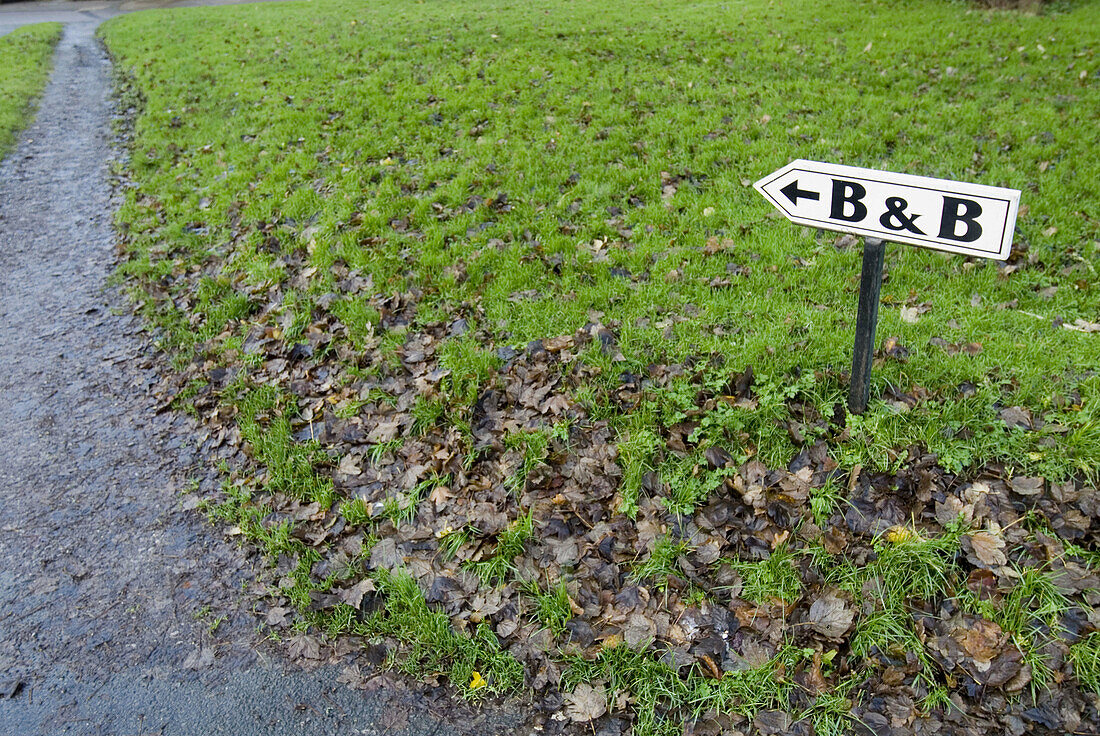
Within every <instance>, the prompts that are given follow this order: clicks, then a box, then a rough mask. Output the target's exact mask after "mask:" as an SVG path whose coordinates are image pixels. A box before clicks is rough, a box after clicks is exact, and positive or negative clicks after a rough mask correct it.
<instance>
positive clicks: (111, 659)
mask: <svg viewBox="0 0 1100 736" xmlns="http://www.w3.org/2000/svg"><path fill="white" fill-rule="evenodd" d="M56 5H57V4H56V3H54V4H52V5H51V4H44V7H47V8H50V7H53V8H55V9H56ZM102 5H103V4H101V6H102ZM5 7H9V6H5ZM97 7H98V8H99V10H98V11H97V13H98V14H93V13H85V14H84V15H83V16H82V17H83V18H84V19H85V20H84V21H83V22H80V18H79V17H72V18H70V19H69V20H70V21H74V22H69V24H68V25H67V26H66V29H65V35H64V37H63V39H62V41H61V43H60V45H59V47H58V50H57V55H56V58H55V69H54V73H53V77H52V80H51V82H50V85H49V87H48V89H47V91H46V94H45V96H44V98H43V100H42V103H41V106H40V111H39V113H38V116H37V122H36V123H35V124H34V125H33V126H32V127H31V128H30V129H28V130H27V131H25V133H24V134H23V136H22V138H21V141H22V142H21V144H20V145H18V146H17V148H16V149H15V150H14V151H13V153H12V154H11V156H10V157H9V159H8V160H7V161H5V162H4V163H3V164H2V165H0V396H2V397H3V400H2V401H0V734H20V735H21V736H22V735H28V736H29V735H31V734H62V733H75V734H222V733H224V734H235V735H242V736H246V735H248V734H307V733H308V734H328V733H337V732H339V733H342V734H381V733H392V734H440V735H443V734H453V733H463V734H465V733H477V734H479V736H491V735H492V734H496V733H511V732H512V731H513V728H512V725H513V724H514V723H515V716H514V715H513V716H512V717H510V718H508V717H505V716H502V715H500V714H492V715H485V716H475V715H473V714H471V713H470V712H469V711H468V709H466V708H464V707H462V706H461V705H456V704H454V703H450V702H448V701H447V700H446V699H445V698H442V697H440V696H438V695H437V694H431V693H429V694H427V695H425V694H424V693H420V694H417V693H414V692H412V691H410V690H409V689H407V688H406V687H405V686H404V685H402V683H400V682H399V681H394V680H390V679H389V678H385V677H382V678H377V679H376V681H375V685H376V687H374V689H369V690H366V691H362V690H361V691H354V690H350V689H348V688H347V687H344V686H343V685H340V684H338V683H337V682H336V678H337V676H338V675H339V673H340V671H341V664H329V665H325V666H323V667H320V668H318V669H315V670H313V671H311V672H306V671H304V670H302V669H300V668H299V667H297V666H296V665H292V664H290V663H289V662H288V661H287V660H286V659H285V658H284V657H283V656H282V655H281V654H280V653H279V652H278V651H275V650H274V649H273V648H271V647H266V648H265V647H264V646H262V645H261V644H260V642H258V641H257V634H256V628H255V627H256V619H255V618H254V617H253V616H252V614H251V613H249V612H247V611H244V610H242V607H243V606H242V603H241V601H242V599H243V596H242V593H241V588H242V583H243V582H244V581H246V580H248V579H249V578H250V570H249V566H248V563H247V561H246V560H245V558H244V556H243V555H242V554H241V553H239V552H238V551H237V550H236V549H235V548H234V547H233V546H232V545H231V544H229V543H228V542H226V541H225V540H224V539H223V538H222V536H221V534H220V533H219V531H218V530H217V529H216V528H213V527H211V526H209V525H207V524H205V523H204V522H203V521H202V520H201V518H200V517H199V515H198V514H197V513H196V512H193V511H192V512H187V511H184V510H183V509H182V504H181V499H182V498H183V497H182V496H181V495H180V494H179V492H178V491H179V489H181V488H183V487H184V486H185V484H186V483H187V482H188V478H189V477H190V476H191V474H193V473H195V472H198V471H197V470H196V469H197V468H200V467H202V465H203V463H202V462H201V458H200V457H199V455H198V453H197V451H196V449H195V448H196V446H197V444H198V438H197V432H198V430H197V429H196V428H195V427H194V426H192V425H191V424H190V422H189V420H187V419H186V418H185V417H180V416H173V415H170V414H161V415H158V414H156V413H155V412H154V411H153V406H154V404H155V402H154V399H153V398H152V396H151V387H152V386H153V384H154V383H155V380H156V377H155V374H154V372H153V370H152V367H153V365H154V360H153V358H152V354H151V351H150V349H149V347H148V345H147V342H146V341H145V339H144V337H143V336H142V334H141V331H140V325H139V322H138V320H137V319H136V318H134V317H132V316H128V313H127V312H126V308H125V304H124V303H123V301H122V300H121V299H120V298H119V297H118V296H117V294H115V293H114V292H113V291H112V290H110V289H108V288H107V287H106V286H105V284H106V279H107V277H108V274H109V273H110V271H111V269H112V261H113V236H112V232H111V226H110V211H111V207H112V205H111V193H110V188H109V186H108V183H107V161H108V158H109V157H110V154H111V146H110V142H109V139H108V131H109V129H110V119H111V108H110V103H109V99H108V89H109V83H110V82H109V72H110V64H109V62H108V60H107V59H106V57H105V55H104V53H103V52H102V50H101V48H100V46H99V44H98V42H97V41H96V40H95V38H94V29H95V26H96V24H97V23H98V22H99V19H100V18H101V17H102V16H104V15H110V14H114V13H115V12H117V10H118V8H117V7H106V8H104V7H100V6H97ZM20 9H21V11H23V12H24V15H29V16H30V17H31V20H32V21H33V20H34V19H35V18H34V14H33V10H34V6H30V5H28V4H22V5H21V8H20ZM51 12H52V11H51ZM10 17H11V16H9V19H10ZM46 19H49V18H46ZM3 20H4V14H3V13H0V26H2V24H3ZM120 315H126V316H120ZM345 663H346V661H345Z"/></svg>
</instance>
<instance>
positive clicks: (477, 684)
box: [470, 670, 489, 690]
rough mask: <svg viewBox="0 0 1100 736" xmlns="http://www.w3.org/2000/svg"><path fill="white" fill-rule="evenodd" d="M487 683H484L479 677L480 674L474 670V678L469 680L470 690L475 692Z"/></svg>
mask: <svg viewBox="0 0 1100 736" xmlns="http://www.w3.org/2000/svg"><path fill="white" fill-rule="evenodd" d="M488 684H489V683H487V682H485V678H484V677H482V676H481V673H480V672H478V671H477V670H474V676H473V677H472V678H471V679H470V689H471V690H477V689H478V688H481V687H485V686H486V685H488Z"/></svg>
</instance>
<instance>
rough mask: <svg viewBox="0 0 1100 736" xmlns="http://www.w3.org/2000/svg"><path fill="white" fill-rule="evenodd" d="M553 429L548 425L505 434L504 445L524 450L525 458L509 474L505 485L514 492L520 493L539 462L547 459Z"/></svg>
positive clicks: (507, 447)
mask: <svg viewBox="0 0 1100 736" xmlns="http://www.w3.org/2000/svg"><path fill="white" fill-rule="evenodd" d="M551 432H552V430H551V429H550V428H548V427H539V428H538V429H528V430H521V431H517V432H509V433H508V434H506V435H504V447H505V448H506V449H509V450H522V451H523V459H522V460H521V461H520V464H519V467H517V468H516V469H515V471H514V472H513V473H512V475H510V476H508V479H507V480H506V481H505V486H506V487H507V488H508V490H510V491H511V492H512V493H515V494H517V495H518V494H519V493H521V492H522V491H523V489H524V488H526V487H527V478H528V476H530V475H531V472H532V471H533V470H534V469H535V467H536V466H538V464H539V463H541V462H543V461H544V460H546V458H547V456H548V454H549V449H550V437H551Z"/></svg>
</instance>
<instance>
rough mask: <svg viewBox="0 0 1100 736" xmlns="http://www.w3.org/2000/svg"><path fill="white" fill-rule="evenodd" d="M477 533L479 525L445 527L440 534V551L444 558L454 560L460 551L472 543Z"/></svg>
mask: <svg viewBox="0 0 1100 736" xmlns="http://www.w3.org/2000/svg"><path fill="white" fill-rule="evenodd" d="M476 534H477V527H475V526H473V525H472V524H466V525H465V526H462V527H459V528H458V529H445V530H443V532H441V533H440V534H439V552H440V554H442V555H443V559H445V560H452V559H454V558H455V556H456V555H457V554H458V551H459V550H460V549H462V548H463V547H465V546H466V545H468V544H470V542H472V541H473V539H474V536H475V535H476Z"/></svg>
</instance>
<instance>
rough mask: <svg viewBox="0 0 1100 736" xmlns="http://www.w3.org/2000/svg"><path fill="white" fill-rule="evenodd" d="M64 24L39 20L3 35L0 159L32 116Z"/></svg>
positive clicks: (0, 46) (0, 43) (0, 49)
mask: <svg viewBox="0 0 1100 736" xmlns="http://www.w3.org/2000/svg"><path fill="white" fill-rule="evenodd" d="M60 38H61V24H60V23H38V24H35V25H30V26H23V27H21V28H17V29H16V30H14V31H12V32H11V33H9V34H7V35H5V36H0V62H2V63H0V159H2V158H3V157H4V156H5V155H6V154H7V152H8V150H9V149H10V148H11V146H12V144H13V143H14V142H15V136H16V134H17V133H18V132H19V131H20V130H22V128H23V126H24V125H25V124H26V122H27V120H28V119H29V117H30V114H31V112H32V110H33V109H34V108H33V102H34V100H35V98H36V97H38V95H39V94H41V92H42V89H43V88H44V87H45V86H46V79H47V78H49V75H50V67H51V59H52V58H53V49H54V46H55V45H56V44H57V41H58V40H59V39H60Z"/></svg>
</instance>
